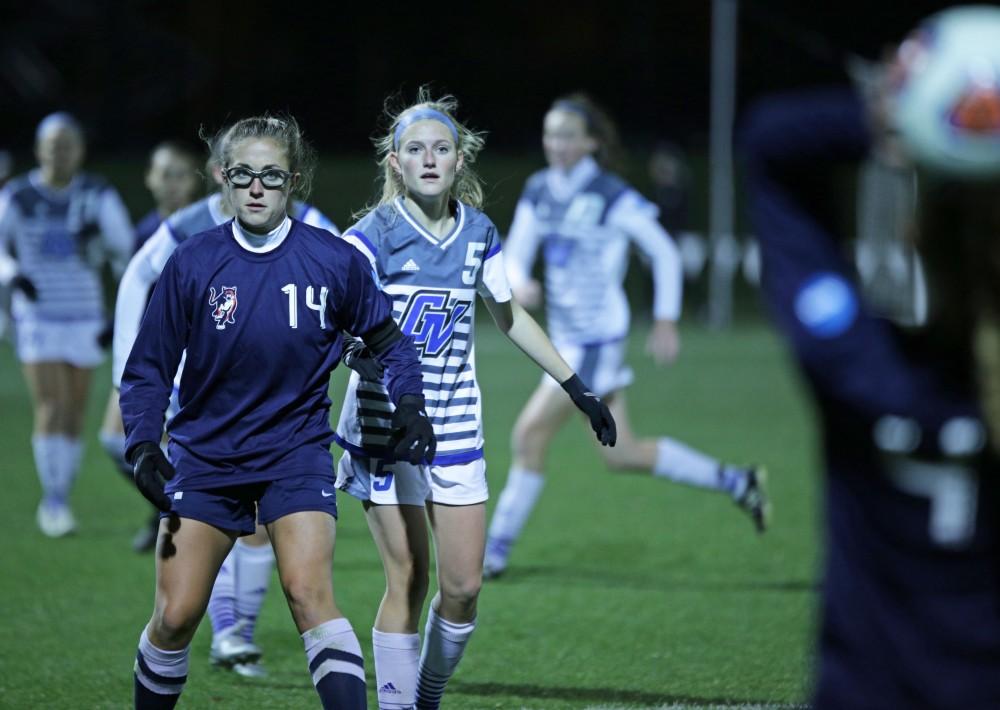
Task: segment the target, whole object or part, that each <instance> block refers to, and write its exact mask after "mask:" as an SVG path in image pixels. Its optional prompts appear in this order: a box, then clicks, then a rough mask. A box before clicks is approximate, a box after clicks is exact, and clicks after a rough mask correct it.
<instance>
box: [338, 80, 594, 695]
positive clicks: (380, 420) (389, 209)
mask: <svg viewBox="0 0 1000 710" xmlns="http://www.w3.org/2000/svg"><path fill="white" fill-rule="evenodd" d="M456 108H457V102H456V101H455V99H454V98H453V97H450V96H446V97H443V98H441V99H437V100H432V99H431V97H430V94H429V92H428V91H427V90H426V89H425V90H421V91H420V93H419V96H418V98H417V103H416V104H414V105H412V106H410V107H408V108H406V109H404V110H402V111H399V112H391V111H389V112H388V113H389V116H390V118H391V123H390V126H389V130H388V131H387V133H386V134H385V135H383V136H382V137H381V138H379V140H378V141H377V143H376V147H377V150H378V158H379V165H380V166H381V167H382V170H383V172H382V175H381V178H382V194H381V196H380V198H379V200H378V202H377V204H376V205H375V206H374V207H372V208H370V209H369V210H367V211H366V213H365V215H364V217H362V219H361V220H360V221H359V222H358V223H357V224H355V225H354V226H353V227H351V228H350V229H348V230H347V231H346V232H345V234H344V239H346V240H347V241H348V242H350V243H351V244H353V245H354V246H355V247H357V248H358V249H359V250H360V251H361V252H362V253H363V254H364V255H365V256H366V257H368V260H369V261H370V262H371V264H372V267H373V269H374V270H375V272H376V274H377V275H378V279H379V281H380V282H381V284H382V286H383V288H385V290H386V292H387V293H389V294H390V295H391V296H392V299H393V302H394V309H393V314H394V317H395V318H396V321H397V322H398V323H399V326H400V328H401V329H402V331H403V332H404V333H406V334H407V335H410V336H412V337H413V339H414V341H415V342H416V344H417V349H418V351H419V352H420V355H421V360H422V364H423V373H424V375H423V376H424V394H425V397H426V398H427V405H428V406H427V410H428V414H429V415H430V418H431V421H432V422H433V425H434V431H435V434H436V437H437V442H438V445H437V453H436V455H435V456H433V457H432V458H431V459H429V460H428V461H427V464H426V465H420V466H413V465H411V464H408V463H407V462H405V461H398V460H394V459H393V457H392V455H391V453H390V452H388V451H387V448H388V447H389V446H390V444H391V439H390V434H391V427H390V422H391V418H392V417H393V408H392V405H391V402H390V397H389V394H388V391H387V389H386V385H385V384H384V381H383V378H382V373H381V371H380V368H377V367H373V366H374V365H377V363H376V362H375V361H374V360H372V359H371V358H370V357H368V356H367V354H366V353H365V352H364V351H363V350H357V349H356V350H355V351H354V352H349V353H348V355H347V357H346V358H345V362H346V363H347V364H348V365H349V366H350V367H352V368H354V369H355V370H357V374H352V375H351V380H350V384H349V387H348V393H347V396H346V398H345V400H344V407H343V410H342V411H341V415H340V423H339V424H338V426H337V442H338V443H339V444H340V445H341V446H342V447H344V449H345V451H344V454H343V456H342V457H341V459H340V464H339V466H338V477H337V485H338V487H339V488H341V489H342V490H345V491H347V492H348V493H350V494H351V495H353V496H355V497H356V498H358V499H359V500H361V501H362V502H363V504H364V508H365V512H366V515H367V518H368V526H369V528H370V529H371V531H372V535H373V536H374V538H375V542H376V545H377V546H378V549H379V553H380V555H381V557H382V562H383V565H384V567H385V573H386V591H385V595H384V596H383V598H382V603H381V605H380V606H379V611H378V616H377V617H376V618H375V628H373V629H372V644H373V646H374V653H375V677H376V680H377V684H378V699H379V707H382V708H411V707H414V704H415V706H416V707H417V708H437V707H438V706H439V705H440V702H441V696H442V695H443V693H444V689H445V685H446V684H447V683H448V680H449V678H451V676H452V674H453V673H454V671H455V668H456V667H457V665H458V663H459V661H460V660H461V658H462V655H463V654H464V652H465V648H466V645H467V644H468V642H469V639H470V637H471V635H472V632H473V630H474V629H475V626H476V613H477V601H478V597H479V591H480V587H481V585H482V576H483V570H482V563H483V544H484V541H485V533H486V506H485V503H486V499H487V498H488V497H489V491H488V489H487V482H486V463H485V460H484V458H483V443H484V442H483V424H482V402H481V397H480V392H479V385H478V383H477V381H476V366H475V358H474V349H473V334H474V331H475V301H476V295H477V294H478V295H479V296H480V298H482V300H483V303H484V305H485V306H486V308H487V310H488V311H489V312H490V315H491V316H492V317H493V320H494V321H495V322H496V324H497V327H499V328H500V330H501V331H503V333H504V334H505V335H506V336H507V337H508V338H510V340H511V342H513V343H514V344H515V345H517V346H518V347H519V348H520V349H521V350H522V351H524V353H525V354H527V355H528V357H530V358H531V359H532V360H534V361H535V363H537V364H538V365H539V366H540V367H541V368H542V369H543V370H545V371H546V372H548V373H550V375H551V376H552V377H553V378H555V380H556V381H557V382H559V383H561V384H562V388H563V389H564V390H565V391H566V392H568V393H569V394H570V396H571V397H572V402H573V403H574V404H575V405H576V406H577V407H578V408H579V409H580V410H581V411H583V412H584V413H585V414H586V415H587V416H588V417H589V419H590V423H591V426H592V427H593V428H594V431H595V433H596V434H597V436H598V438H599V440H600V441H601V443H602V444H604V445H608V444H610V445H612V446H613V445H614V421H613V420H612V418H611V415H610V413H609V412H608V409H607V407H605V406H604V404H603V403H602V402H601V401H600V400H598V399H597V398H596V397H594V395H592V394H590V393H589V392H587V391H586V387H585V385H584V384H583V383H582V382H581V380H580V378H579V377H577V376H576V374H574V372H573V370H571V369H570V367H569V366H568V365H567V364H566V363H565V362H564V361H563V360H562V358H560V357H559V354H558V353H557V352H556V350H555V349H554V348H553V346H552V343H550V342H549V339H548V338H547V337H546V336H545V333H544V331H542V329H541V328H540V327H539V326H538V324H537V323H535V321H534V319H532V318H531V316H530V315H528V313H527V312H526V311H525V310H524V309H522V308H521V307H520V306H518V305H516V304H514V303H513V302H512V301H511V293H510V287H509V286H508V285H507V277H506V275H505V273H504V267H503V255H502V254H501V251H500V238H499V236H498V234H497V230H496V227H495V226H494V225H493V223H492V222H491V221H490V220H489V218H488V217H486V215H484V214H483V213H482V212H480V211H479V208H480V206H481V204H482V200H483V191H482V187H481V185H480V183H479V178H478V176H477V175H476V174H475V172H473V170H472V165H473V163H474V162H475V160H476V158H477V157H478V154H479V151H480V150H481V149H482V147H483V142H484V141H483V137H482V135H481V134H479V133H476V132H474V131H471V130H469V129H468V128H467V127H466V126H464V125H463V124H462V123H460V122H458V121H457V120H456V119H455V117H454V114H455V109H456ZM355 345H356V346H363V344H360V343H355ZM428 519H429V520H430V528H431V530H432V531H433V534H434V546H435V553H436V554H435V557H436V560H437V582H438V593H437V594H436V595H435V597H434V599H433V600H432V602H431V605H430V610H429V611H428V615H427V624H426V627H425V629H424V640H423V647H422V649H421V643H420V636H419V634H418V633H417V625H418V623H419V620H420V614H421V612H422V610H423V606H424V601H425V599H426V597H427V587H428V572H429V567H430V551H429V549H428V528H427V521H428Z"/></svg>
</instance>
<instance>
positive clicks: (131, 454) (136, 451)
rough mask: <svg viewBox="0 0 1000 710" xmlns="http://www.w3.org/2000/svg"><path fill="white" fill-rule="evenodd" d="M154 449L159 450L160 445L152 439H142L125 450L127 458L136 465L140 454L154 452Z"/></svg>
mask: <svg viewBox="0 0 1000 710" xmlns="http://www.w3.org/2000/svg"><path fill="white" fill-rule="evenodd" d="M154 450H156V451H159V450H160V445H159V444H157V443H155V442H152V441H140V442H139V443H138V444H136V445H135V446H133V447H132V448H131V449H129V450H128V451H126V452H125V459H126V460H127V461H128V462H129V463H130V464H132V465H133V466H134V465H135V462H136V461H138V460H139V457H140V456H142V455H143V454H149V453H152V452H153V451H154Z"/></svg>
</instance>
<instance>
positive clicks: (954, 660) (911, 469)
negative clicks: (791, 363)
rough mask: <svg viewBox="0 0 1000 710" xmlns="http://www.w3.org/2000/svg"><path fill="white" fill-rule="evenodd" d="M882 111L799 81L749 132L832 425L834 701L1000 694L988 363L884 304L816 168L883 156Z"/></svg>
mask: <svg viewBox="0 0 1000 710" xmlns="http://www.w3.org/2000/svg"><path fill="white" fill-rule="evenodd" d="M864 118H865V114H864V110H863V105H862V103H861V101H860V100H859V99H858V98H857V97H855V96H854V95H853V94H851V93H849V92H844V91H821V92H807V93H796V94H792V95H785V96H781V97H777V98H772V99H769V100H767V101H763V102H761V103H759V104H758V105H757V106H756V107H755V108H754V110H753V111H751V113H750V114H749V116H748V118H747V121H746V123H745V127H744V128H745V130H744V132H743V135H742V139H743V146H744V148H745V153H746V157H747V174H748V187H749V189H750V198H751V201H750V202H751V208H752V217H753V220H754V225H755V229H756V233H757V237H758V239H759V240H760V247H761V254H762V264H763V279H762V289H763V294H764V297H765V299H766V301H767V304H768V306H769V307H770V309H771V311H772V313H773V316H774V319H775V322H776V323H777V325H778V327H779V328H780V329H781V330H782V331H783V332H784V334H785V336H786V338H787V339H788V341H789V342H790V343H791V346H792V349H793V352H794V354H795V356H796V358H797V360H798V362H799V364H800V365H801V367H802V370H803V372H804V374H805V377H806V380H807V382H808V383H809V385H810V387H811V389H812V391H813V394H814V396H815V400H816V403H817V405H818V407H817V408H818V414H819V418H820V424H821V427H822V440H823V448H824V458H825V464H826V473H827V476H826V497H825V505H826V511H825V512H826V536H827V543H828V551H827V559H826V563H825V579H824V582H823V605H822V623H821V632H820V663H819V677H818V681H817V684H816V707H822V708H904V707H905V708H912V707H934V708H952V707H953V708H985V707H1000V566H998V560H1000V545H998V528H997V521H996V518H997V503H998V495H997V484H996V480H995V477H996V473H997V472H996V470H995V465H994V464H992V463H990V462H989V460H988V459H987V457H985V456H982V455H977V452H978V451H979V450H980V449H981V448H982V446H983V444H984V442H985V433H984V432H985V429H984V427H983V426H982V423H981V420H980V411H979V408H978V404H977V397H976V395H975V391H974V387H973V386H972V382H971V378H970V377H968V376H967V373H968V371H969V370H970V369H971V368H966V371H965V372H959V373H958V375H956V373H955V372H954V371H953V370H954V368H953V367H951V366H950V362H948V360H949V358H942V357H940V353H935V355H934V356H933V357H931V356H927V355H925V353H927V352H928V348H926V347H924V346H922V345H921V346H920V347H918V344H919V343H920V341H919V339H918V338H915V337H911V336H904V335H903V334H902V332H900V331H898V330H897V329H895V328H894V327H893V326H892V325H891V324H890V323H888V322H886V321H884V320H881V319H878V318H876V317H874V316H873V315H872V314H871V313H870V311H869V309H868V308H867V307H866V304H865V303H864V302H863V301H862V299H861V297H860V290H859V287H858V285H857V283H856V280H855V278H854V275H853V269H852V267H851V266H850V263H849V261H848V260H847V259H846V258H845V254H844V251H845V244H844V243H843V241H842V240H839V239H837V238H836V236H835V232H834V230H833V229H832V228H831V227H830V223H829V221H828V220H827V219H825V217H824V214H823V213H824V209H823V204H824V203H825V202H829V200H825V199H824V198H826V197H827V196H826V195H825V194H824V193H821V192H818V191H817V190H816V188H815V184H814V183H812V182H811V181H809V180H808V179H806V178H808V177H809V176H810V175H812V176H814V175H816V174H817V173H824V172H825V173H826V174H829V173H830V172H831V168H832V167H833V166H834V165H835V164H836V163H839V162H843V161H844V160H845V159H848V160H849V159H852V158H860V157H863V156H864V155H865V153H866V151H867V149H868V145H869V136H868V132H867V128H866V124H865V120H864Z"/></svg>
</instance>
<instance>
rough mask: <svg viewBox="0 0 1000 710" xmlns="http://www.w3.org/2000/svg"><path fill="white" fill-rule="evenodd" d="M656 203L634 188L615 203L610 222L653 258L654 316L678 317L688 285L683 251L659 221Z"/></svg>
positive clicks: (660, 317)
mask: <svg viewBox="0 0 1000 710" xmlns="http://www.w3.org/2000/svg"><path fill="white" fill-rule="evenodd" d="M658 214H659V211H658V209H657V207H656V205H654V204H652V203H651V202H649V201H648V200H647V199H646V198H644V197H643V196H642V195H640V194H639V193H638V192H636V191H634V190H629V191H628V192H626V193H625V194H624V195H622V196H621V197H620V198H619V199H618V200H617V201H616V202H615V204H614V205H613V206H612V207H611V211H610V213H609V214H608V222H609V223H610V224H611V225H613V226H615V227H617V228H618V229H621V230H622V231H623V232H625V233H627V234H628V235H629V237H631V238H632V241H633V242H635V245H636V246H637V247H638V248H639V250H640V251H641V252H642V253H643V254H644V255H645V256H646V258H648V259H649V262H650V268H651V269H652V272H653V318H655V319H656V320H672V321H676V320H677V319H678V318H680V315H681V294H682V292H683V289H684V279H683V271H682V268H681V258H680V252H679V251H678V250H677V245H676V244H675V243H674V240H673V239H671V238H670V235H669V234H667V231H666V230H665V229H664V228H663V227H662V226H660V223H659V222H658V221H657V219H656V218H657V215H658Z"/></svg>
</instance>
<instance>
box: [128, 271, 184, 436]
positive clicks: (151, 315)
mask: <svg viewBox="0 0 1000 710" xmlns="http://www.w3.org/2000/svg"><path fill="white" fill-rule="evenodd" d="M184 291H185V289H184V283H183V280H182V277H181V274H180V272H179V269H178V268H177V262H176V253H175V254H174V255H173V256H171V257H170V259H169V260H168V261H167V263H166V266H165V267H164V269H163V273H162V274H161V275H160V279H159V281H158V282H157V285H156V288H155V289H153V296H152V298H151V299H150V302H149V306H148V307H147V309H146V314H145V316H144V317H143V319H142V325H141V326H140V327H139V334H138V336H137V337H136V340H135V344H134V345H133V346H132V351H131V353H130V354H129V357H128V361H127V362H126V363H125V371H124V373H123V374H122V386H121V395H120V398H119V402H120V406H121V411H122V421H123V423H124V425H125V436H126V443H125V450H126V452H130V451H131V450H132V449H133V448H134V447H135V446H136V445H137V444H139V443H141V442H143V441H153V442H159V441H160V437H161V436H162V434H163V419H164V414H165V413H166V411H167V407H168V406H169V404H170V393H171V390H172V389H173V381H174V375H175V374H176V372H177V366H178V365H179V364H180V360H181V354H182V353H183V352H184V348H185V346H186V344H187V340H188V333H189V331H190V324H191V304H190V303H189V302H188V299H186V298H185V293H184Z"/></svg>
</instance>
